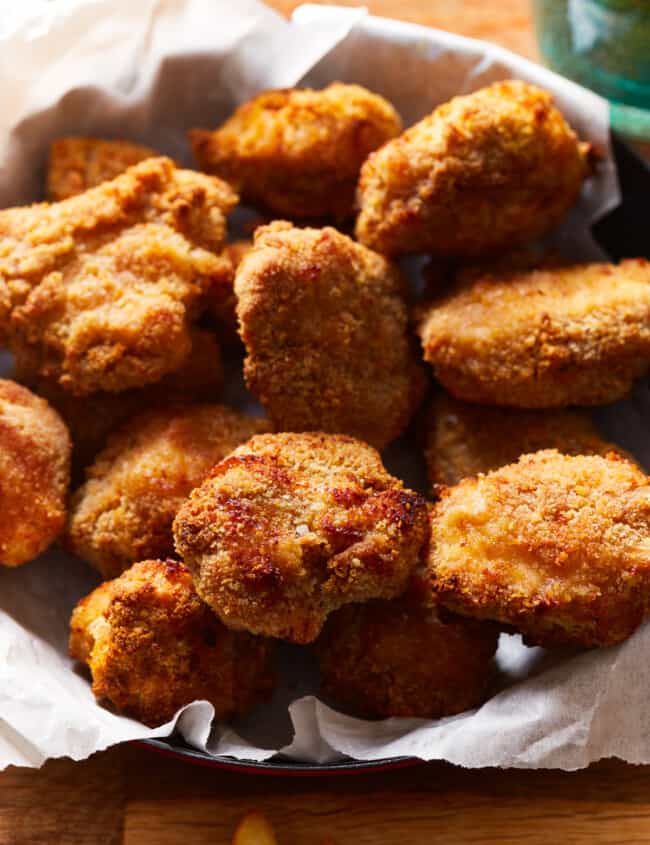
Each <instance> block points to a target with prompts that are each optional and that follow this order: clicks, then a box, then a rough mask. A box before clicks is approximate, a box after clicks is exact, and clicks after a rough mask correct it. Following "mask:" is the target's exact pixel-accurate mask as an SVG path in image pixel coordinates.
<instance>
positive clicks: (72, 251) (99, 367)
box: [0, 158, 237, 395]
mask: <svg viewBox="0 0 650 845" xmlns="http://www.w3.org/2000/svg"><path fill="white" fill-rule="evenodd" d="M236 200H237V197H236V195H235V194H234V193H233V192H232V190H231V189H230V188H229V187H228V186H227V185H226V184H225V183H224V182H221V181H220V180H218V179H215V178H212V177H209V176H205V175H204V174H201V173H194V172H192V171H187V170H178V169H176V168H175V167H174V165H173V163H172V162H171V161H170V160H169V159H162V158H157V159H148V160H147V161H144V162H142V163H140V164H138V165H136V166H135V167H132V168H130V169H129V170H127V171H126V173H124V174H123V175H121V176H118V177H117V178H116V179H114V180H113V181H111V182H104V183H103V184H102V185H99V186H98V187H96V188H91V189H90V190H88V191H86V192H84V193H83V194H80V195H78V196H75V197H71V198H70V199H67V200H64V201H62V202H60V203H54V204H52V205H48V204H47V203H42V204H40V205H33V206H29V207H25V208H12V209H5V210H3V211H0V322H1V324H2V326H3V333H4V334H6V336H7V340H8V344H9V347H10V349H11V351H12V352H13V353H14V354H15V356H16V357H17V359H18V361H19V365H20V367H21V369H23V370H25V371H28V372H33V373H37V374H38V375H39V376H40V377H43V378H47V379H52V380H57V381H58V382H59V383H60V384H61V386H62V387H64V388H65V389H66V390H69V391H71V392H73V393H76V394H78V395H86V394H89V393H94V392H96V391H99V390H104V391H109V392H120V391H123V390H128V389H130V388H134V387H141V386H143V385H145V384H150V383H152V382H156V381H159V380H160V379H161V378H162V377H163V376H165V375H166V374H167V373H169V372H171V371H173V370H175V369H178V368H179V366H181V364H182V363H183V361H184V360H185V358H187V356H188V355H189V353H190V350H191V340H190V330H191V325H192V321H193V320H194V319H195V318H196V317H197V316H198V314H199V312H200V310H201V308H204V307H205V303H204V301H203V298H204V296H205V294H206V291H208V290H209V289H213V288H214V287H215V286H217V285H218V284H220V283H223V284H228V283H229V280H230V279H231V266H230V262H228V261H227V260H226V259H224V258H222V257H221V256H218V255H215V252H219V251H220V250H221V248H222V245H223V238H224V233H225V225H226V214H227V212H228V211H229V210H230V209H231V208H232V207H233V206H234V204H235V202H236Z"/></svg>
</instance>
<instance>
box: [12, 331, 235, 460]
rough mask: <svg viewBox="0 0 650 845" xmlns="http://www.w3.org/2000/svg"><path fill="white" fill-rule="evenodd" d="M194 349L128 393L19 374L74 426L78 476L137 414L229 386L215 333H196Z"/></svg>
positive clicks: (206, 397) (209, 396)
mask: <svg viewBox="0 0 650 845" xmlns="http://www.w3.org/2000/svg"><path fill="white" fill-rule="evenodd" d="M191 340H192V351H191V352H190V355H189V357H188V358H187V359H186V360H185V361H184V362H183V364H182V366H181V367H180V368H179V369H178V370H175V371H174V372H172V373H169V374H168V375H166V376H165V377H164V378H163V379H161V381H159V382H157V383H156V384H151V385H147V386H146V387H141V388H138V389H134V390H125V391H124V392H122V393H105V392H102V393H92V394H91V395H90V396H83V397H79V396H75V395H74V394H72V393H68V391H67V390H64V389H63V388H62V387H60V386H59V385H58V384H57V383H56V382H51V381H48V380H46V379H34V378H33V377H31V376H30V374H27V373H20V374H19V376H20V377H19V381H22V382H24V383H25V384H27V385H28V386H29V387H30V388H32V389H33V390H34V391H35V392H36V393H38V394H39V395H40V396H43V397H44V398H45V399H47V401H48V402H49V403H50V404H51V405H52V406H53V407H54V408H55V409H56V410H57V411H58V412H59V414H60V415H61V417H62V418H63V420H64V422H65V423H66V425H67V426H68V428H69V430H70V434H71V436H72V443H73V455H72V464H73V470H74V472H75V473H76V474H77V475H78V474H79V473H80V472H83V470H84V469H85V468H86V467H87V466H88V465H89V464H90V463H92V461H93V460H94V458H95V456H96V455H97V453H98V452H99V450H100V449H101V448H102V447H103V446H104V444H105V443H106V438H107V437H108V435H109V434H110V433H111V432H112V431H114V430H115V429H116V428H117V427H118V426H119V425H121V424H122V423H123V422H125V421H126V420H127V419H129V418H130V417H133V416H135V414H137V413H140V412H142V411H145V410H146V409H148V408H152V407H162V406H163V405H165V406H168V405H169V404H170V403H176V402H213V401H215V400H216V399H218V398H219V394H220V393H221V388H222V386H223V364H222V361H221V352H220V351H219V345H218V344H217V341H216V339H215V337H214V335H213V334H212V333H211V332H209V331H203V330H202V329H193V330H192V333H191Z"/></svg>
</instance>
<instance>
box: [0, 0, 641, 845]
mask: <svg viewBox="0 0 650 845" xmlns="http://www.w3.org/2000/svg"><path fill="white" fill-rule="evenodd" d="M273 5H275V6H276V7H277V8H278V9H279V10H281V11H282V12H285V13H288V12H290V11H291V9H292V8H293V7H294V6H295V5H297V3H294V2H290V0H275V3H273ZM347 5H360V4H355V3H347ZM365 5H367V6H368V7H369V9H370V11H371V12H373V13H374V14H377V15H384V16H388V17H399V18H402V19H404V20H410V21H414V22H416V23H422V24H428V25H431V26H437V27H440V28H442V29H449V30H453V31H456V32H461V33H464V34H467V35H472V36H475V37H479V38H487V39H491V40H493V41H496V42H498V43H500V44H502V45H504V46H506V47H509V48H511V49H514V50H517V51H519V52H521V53H524V54H526V55H529V56H532V57H534V56H535V55H536V54H535V51H534V41H533V35H532V32H531V28H530V19H529V3H528V0H492V2H489V0H464V2H461V0H370V1H369V2H368V3H366V4H365ZM253 809H259V810H262V811H264V812H265V813H266V814H268V816H269V818H270V819H271V820H272V821H273V823H274V824H275V826H276V830H277V832H278V836H279V842H280V845H322V843H323V840H324V839H325V837H331V838H332V839H333V841H334V842H335V843H336V845H425V843H426V845H429V844H430V843H436V845H477V844H478V843H480V845H542V843H544V845H547V843H549V842H551V843H552V842H557V843H560V845H564V843H568V845H636V843H648V842H650V768H639V767H632V766H626V765H624V764H622V763H617V762H606V763H601V764H599V765H596V766H592V767H591V768H590V769H589V770H587V771H583V772H576V773H573V774H566V773H562V772H552V771H548V772H544V771H540V772H527V771H503V772H501V771H494V770H487V771H485V770H484V771H465V770H461V769H455V768H452V767H451V766H446V765H442V764H435V765H433V764H432V765H428V766H418V767H415V768H412V769H402V770H399V771H396V772H391V773H386V774H377V775H363V776H346V777H339V778H333V777H328V778H309V779H307V778H305V779H297V778H271V777H262V776H252V775H237V774H233V773H229V772H221V771H217V770H211V769H206V768H199V767H194V766H190V765H189V764H187V763H184V762H179V761H174V760H169V759H166V758H163V757H161V756H159V755H157V754H155V753H153V752H151V751H147V750H145V749H143V748H141V747H139V746H125V747H122V748H118V749H111V750H110V751H107V752H105V753H103V754H99V755H96V756H95V757H93V758H92V759H90V760H87V761H84V762H81V763H73V762H71V761H69V760H54V761H50V762H49V763H47V764H46V765H45V766H44V767H43V768H42V769H41V770H40V771H31V770H15V769H12V770H10V771H8V772H5V773H4V774H3V775H0V845H86V843H87V845H100V843H101V845H179V843H180V845H208V843H209V844H210V845H222V843H223V845H227V843H229V842H230V839H231V837H232V834H233V831H234V828H235V826H236V824H237V822H238V821H239V819H240V818H241V817H242V816H243V815H244V814H245V813H246V812H248V811H250V810H253Z"/></svg>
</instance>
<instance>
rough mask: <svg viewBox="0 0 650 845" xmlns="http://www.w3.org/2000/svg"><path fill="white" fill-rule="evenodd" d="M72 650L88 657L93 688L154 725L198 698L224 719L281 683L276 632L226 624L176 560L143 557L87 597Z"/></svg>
mask: <svg viewBox="0 0 650 845" xmlns="http://www.w3.org/2000/svg"><path fill="white" fill-rule="evenodd" d="M70 654H71V656H72V657H74V658H76V659H77V660H80V661H83V662H85V663H87V664H88V666H89V667H90V671H91V673H92V678H93V693H94V694H95V696H96V697H97V699H98V700H105V701H110V702H111V703H112V704H113V705H114V707H115V708H116V709H117V710H118V711H119V712H121V713H124V714H125V715H127V716H131V717H132V718H134V719H139V720H140V721H141V722H144V723H145V724H147V725H159V724H162V723H163V722H167V721H168V720H169V719H171V718H172V717H173V715H174V714H175V713H176V711H177V710H178V709H179V708H180V707H183V706H184V705H186V704H189V703H191V702H192V701H195V700H196V699H206V700H207V701H209V702H210V703H211V704H212V705H213V707H214V709H215V716H216V718H217V719H219V720H225V719H229V718H232V717H233V716H237V715H241V714H243V713H246V712H247V711H249V710H250V709H251V708H252V707H254V706H255V705H256V704H257V703H259V702H260V701H262V700H264V699H266V698H267V697H268V696H269V694H270V692H271V690H272V689H273V686H274V683H275V677H274V672H273V667H272V655H273V646H272V643H271V642H270V641H269V640H264V639H262V638H261V637H252V636H251V635H250V634H245V633H234V632H232V631H229V630H228V629H227V628H225V627H224V626H223V625H222V624H221V623H220V622H219V620H218V619H217V618H216V616H215V615H214V614H213V613H212V612H211V611H210V609H209V608H208V607H207V606H206V605H205V604H204V603H203V602H202V601H201V600H200V599H199V597H198V596H197V595H196V592H195V590H194V587H193V585H192V578H191V576H190V574H189V572H188V571H187V569H186V568H185V567H184V566H183V565H182V564H181V563H178V562H176V561H173V560H167V561H162V560H148V561H143V562H142V563H136V564H135V565H134V566H132V567H131V568H130V569H129V570H128V571H127V572H125V573H124V574H123V575H122V576H121V577H120V578H118V579H116V580H115V581H110V582H106V583H104V584H102V585H101V586H100V587H98V588H97V589H96V590H95V591H94V592H93V593H91V594H90V595H89V596H87V597H86V598H85V599H82V600H81V601H80V602H79V604H78V605H77V607H76V608H75V610H74V612H73V614H72V619H71V621H70Z"/></svg>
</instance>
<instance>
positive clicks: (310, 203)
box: [189, 82, 401, 218]
mask: <svg viewBox="0 0 650 845" xmlns="http://www.w3.org/2000/svg"><path fill="white" fill-rule="evenodd" d="M400 129H401V121H400V119H399V116H398V115H397V112H396V111H395V109H394V108H393V107H392V106H391V105H390V103H388V102H387V101H386V100H384V99H383V97H379V96H378V95H377V94H372V93H371V92H370V91H367V90H366V89H365V88H362V87H360V86H359V85H343V84H342V83H340V82H334V83H332V84H331V85H328V86H327V88H324V89H323V90H322V91H313V90H311V89H308V88H306V89H286V90H280V91H266V92H264V93H262V94H259V95H258V96H257V97H254V98H253V99H252V100H249V101H248V102H246V103H244V104H243V105H242V106H240V107H239V108H238V109H237V111H236V112H235V113H234V114H233V115H232V117H230V118H229V119H228V120H227V121H226V122H225V123H224V124H223V125H222V126H221V127H219V128H218V129H216V130H215V131H214V132H208V131H206V130H202V129H194V130H192V131H191V132H190V135H189V137H190V142H191V144H192V148H193V150H194V156H195V158H196V160H197V161H198V163H199V166H200V167H201V168H203V169H204V170H207V171H208V173H215V174H216V175H217V176H220V177H221V178H222V179H226V181H228V182H231V183H232V184H233V185H234V186H236V187H237V190H239V191H240V192H241V194H242V197H243V198H244V200H245V201H247V202H250V203H253V204H258V203H259V204H261V205H262V206H264V207H266V208H268V209H270V210H271V211H273V212H275V213H276V214H280V215H283V216H287V217H291V218H301V217H329V216H334V217H336V218H340V217H345V216H347V215H348V214H350V213H351V212H352V206H353V203H354V191H355V186H356V181H357V177H358V175H359V169H360V167H361V165H362V163H363V162H364V160H365V159H366V157H367V156H368V154H369V153H371V152H372V151H373V150H376V149H377V147H379V146H381V144H383V143H384V141H387V140H388V139H389V138H393V137H394V136H395V135H397V134H398V132H399V131H400Z"/></svg>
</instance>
